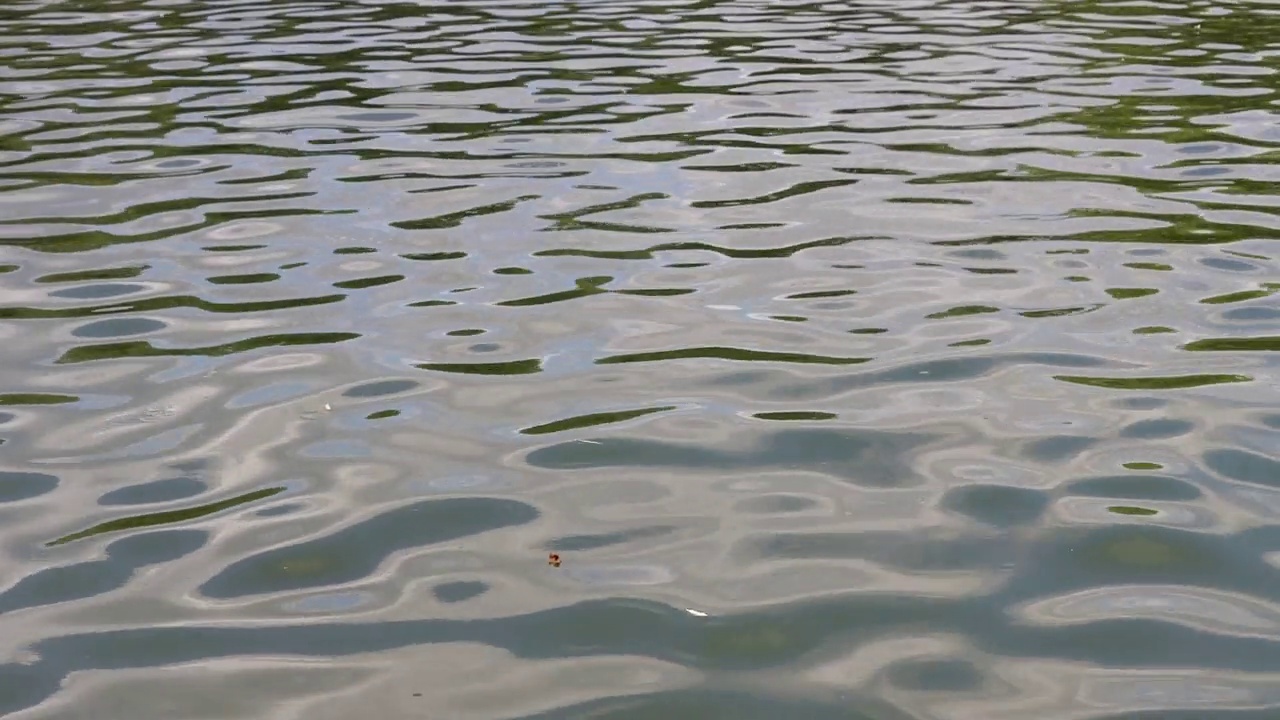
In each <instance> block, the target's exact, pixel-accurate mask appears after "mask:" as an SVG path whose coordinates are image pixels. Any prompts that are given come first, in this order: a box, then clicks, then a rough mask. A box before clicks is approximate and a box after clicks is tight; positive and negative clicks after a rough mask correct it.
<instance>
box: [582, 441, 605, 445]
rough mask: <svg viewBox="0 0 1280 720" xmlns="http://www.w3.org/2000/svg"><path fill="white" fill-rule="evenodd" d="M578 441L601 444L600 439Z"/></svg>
mask: <svg viewBox="0 0 1280 720" xmlns="http://www.w3.org/2000/svg"><path fill="white" fill-rule="evenodd" d="M578 442H581V443H587V444H588V445H599V444H600V441H599V440H578Z"/></svg>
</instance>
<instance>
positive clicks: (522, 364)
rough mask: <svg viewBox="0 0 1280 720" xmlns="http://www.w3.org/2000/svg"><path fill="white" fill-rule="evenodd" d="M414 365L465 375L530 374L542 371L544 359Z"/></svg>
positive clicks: (421, 368)
mask: <svg viewBox="0 0 1280 720" xmlns="http://www.w3.org/2000/svg"><path fill="white" fill-rule="evenodd" d="M414 367H416V368H418V369H419V370H436V371H439V372H449V373H462V374H464V375H529V374H532V373H536V372H542V361H541V360H538V359H536V358H530V359H528V360H512V361H510V362H497V363H421V364H419V365H415V366H414Z"/></svg>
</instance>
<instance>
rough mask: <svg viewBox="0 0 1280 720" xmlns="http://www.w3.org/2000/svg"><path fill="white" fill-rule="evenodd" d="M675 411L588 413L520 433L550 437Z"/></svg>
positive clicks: (656, 408) (638, 409)
mask: <svg viewBox="0 0 1280 720" xmlns="http://www.w3.org/2000/svg"><path fill="white" fill-rule="evenodd" d="M675 409H676V407H675V406H674V405H663V406H659V407H652V408H637V409H635V410H615V411H612V412H600V413H590V414H588V415H578V416H576V417H571V418H565V419H563V420H556V421H554V422H549V423H543V424H541V425H534V426H532V427H527V428H522V429H521V430H520V432H521V433H523V434H525V435H550V434H551V433H558V432H564V431H566V430H580V429H582V428H587V427H595V426H597V425H609V424H612V423H620V422H626V421H627V420H634V419H636V418H640V417H644V416H646V415H652V414H654V413H660V412H667V411H670V410H675Z"/></svg>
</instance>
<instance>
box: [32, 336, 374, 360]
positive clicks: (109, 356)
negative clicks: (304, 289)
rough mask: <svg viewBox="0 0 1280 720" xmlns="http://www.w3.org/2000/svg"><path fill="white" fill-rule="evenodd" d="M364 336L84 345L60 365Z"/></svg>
mask: <svg viewBox="0 0 1280 720" xmlns="http://www.w3.org/2000/svg"><path fill="white" fill-rule="evenodd" d="M358 337H360V336H359V335H358V334H356V333H291V334H278V335H263V336H261V337H255V338H248V339H245V340H238V341H236V342H230V343H226V344H223V345H207V346H205V347H194V348H159V347H156V346H155V345H152V344H151V343H150V342H145V341H133V342H120V343H109V344H104V345H81V346H79V347H74V348H71V349H69V350H67V351H66V352H64V353H63V354H62V357H59V358H58V360H57V363H58V364H59V365H71V364H75V363H82V362H94V361H97V360H118V359H121V358H145V357H184V356H195V357H223V356H225V355H235V354H236V353H243V352H249V351H251V350H258V349H261V348H268V347H294V346H299V345H332V344H336V343H342V342H346V341H348V340H354V339H356V338H358Z"/></svg>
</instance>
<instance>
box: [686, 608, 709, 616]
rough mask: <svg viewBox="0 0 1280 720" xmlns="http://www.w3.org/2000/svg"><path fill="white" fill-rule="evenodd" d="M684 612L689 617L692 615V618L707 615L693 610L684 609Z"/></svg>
mask: <svg viewBox="0 0 1280 720" xmlns="http://www.w3.org/2000/svg"><path fill="white" fill-rule="evenodd" d="M684 611H685V612H687V613H689V614H690V615H692V616H694V617H706V616H707V614H706V613H704V612H702V611H701V610H694V609H693V608H685V609H684Z"/></svg>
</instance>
